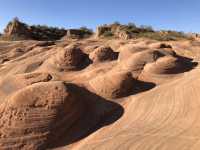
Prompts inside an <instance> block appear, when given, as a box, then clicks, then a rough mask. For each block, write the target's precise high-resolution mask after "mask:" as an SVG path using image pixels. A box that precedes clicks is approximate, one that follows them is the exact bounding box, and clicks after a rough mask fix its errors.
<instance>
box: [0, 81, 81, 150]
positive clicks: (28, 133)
mask: <svg viewBox="0 0 200 150" xmlns="http://www.w3.org/2000/svg"><path fill="white" fill-rule="evenodd" d="M82 106H83V105H82V104H81V101H78V100H77V98H76V96H75V94H74V93H73V92H71V91H70V90H69V88H68V86H67V85H65V84H64V83H63V82H59V81H56V82H47V83H46V82H45V83H44V82H41V83H36V84H33V85H31V86H28V87H25V88H23V89H21V90H20V91H18V92H16V93H14V94H13V95H11V96H10V98H9V99H8V100H7V101H6V102H5V103H3V104H2V105H1V107H0V113H1V115H0V136H1V138H0V147H1V148H2V149H46V148H47V147H49V145H51V144H52V143H53V141H54V142H55V140H57V139H59V137H60V136H61V135H62V134H63V132H65V133H66V132H67V131H68V130H69V129H70V128H71V126H72V125H73V123H74V122H75V121H76V120H77V119H79V117H80V116H81V114H82V113H83V112H82V110H83V109H82V108H83V107H82Z"/></svg>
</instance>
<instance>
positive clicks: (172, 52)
mask: <svg viewBox="0 0 200 150" xmlns="http://www.w3.org/2000/svg"><path fill="white" fill-rule="evenodd" d="M161 43H165V44H166V45H167V44H168V45H171V48H170V47H167V46H166V47H165V46H164V47H163V46H161ZM199 58H200V42H199V41H176V42H175V41H172V42H157V41H151V40H147V39H137V40H127V41H123V40H103V39H102V40H96V39H88V40H81V41H76V40H74V41H57V42H38V41H21V42H0V149H3V150H4V149H5V150H10V149H16V150H17V149H22V150H27V149H30V150H43V149H56V150H67V149H70V150H71V149H72V150H87V149H88V150H96V149H99V150H111V149H112V150H169V149H170V150H190V149H191V150H199V149H200V117H199V112H200V101H199V97H200V93H199V92H198V89H199V88H200V79H199V74H200V68H199V65H198V63H199Z"/></svg>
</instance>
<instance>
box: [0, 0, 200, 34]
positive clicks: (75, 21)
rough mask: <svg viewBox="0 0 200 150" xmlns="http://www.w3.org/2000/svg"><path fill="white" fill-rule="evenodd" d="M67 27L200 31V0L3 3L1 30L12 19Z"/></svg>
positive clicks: (7, 0)
mask: <svg viewBox="0 0 200 150" xmlns="http://www.w3.org/2000/svg"><path fill="white" fill-rule="evenodd" d="M15 16H17V17H19V18H20V19H21V20H22V21H24V22H26V23H28V24H47V25H50V26H58V27H65V28H76V27H80V26H87V27H89V28H93V29H94V28H95V27H96V26H97V25H99V24H104V23H111V22H114V21H119V22H121V23H128V22H135V23H136V24H137V25H151V26H153V27H154V28H155V29H173V30H179V31H185V32H200V0H1V3H0V31H2V30H3V28H4V27H5V25H6V24H7V23H8V21H9V20H11V19H12V18H13V17H15Z"/></svg>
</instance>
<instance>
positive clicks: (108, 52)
mask: <svg viewBox="0 0 200 150" xmlns="http://www.w3.org/2000/svg"><path fill="white" fill-rule="evenodd" d="M89 58H90V59H91V60H92V61H93V62H94V63H96V62H104V61H112V60H116V59H117V58H118V53H117V52H114V51H113V50H112V48H111V47H109V46H100V47H98V48H96V49H95V50H94V51H93V52H91V53H90V55H89Z"/></svg>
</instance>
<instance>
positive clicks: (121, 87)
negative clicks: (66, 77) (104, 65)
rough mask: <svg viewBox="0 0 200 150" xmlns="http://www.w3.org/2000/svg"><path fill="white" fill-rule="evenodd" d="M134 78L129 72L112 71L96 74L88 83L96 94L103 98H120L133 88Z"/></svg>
mask: <svg viewBox="0 0 200 150" xmlns="http://www.w3.org/2000/svg"><path fill="white" fill-rule="evenodd" d="M134 82H135V79H134V78H133V77H132V75H131V73H130V72H128V73H127V72H126V73H112V72H109V73H107V74H105V75H101V76H97V77H96V78H94V79H92V80H91V81H90V82H89V84H90V86H91V88H92V89H93V90H94V91H95V93H97V94H98V95H100V96H102V97H105V98H120V97H123V96H127V95H129V94H130V93H131V92H132V91H133V89H134Z"/></svg>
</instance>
